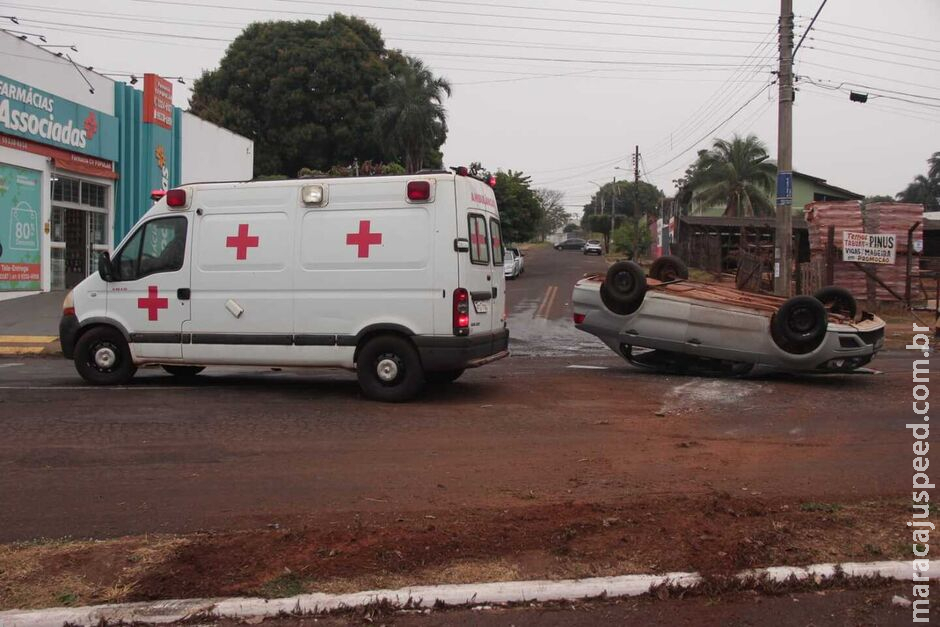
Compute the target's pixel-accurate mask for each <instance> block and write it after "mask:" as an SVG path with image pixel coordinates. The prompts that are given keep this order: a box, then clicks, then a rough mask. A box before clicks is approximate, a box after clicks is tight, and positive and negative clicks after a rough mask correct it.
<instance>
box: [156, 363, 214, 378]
mask: <svg viewBox="0 0 940 627" xmlns="http://www.w3.org/2000/svg"><path fill="white" fill-rule="evenodd" d="M162 368H163V369H164V370H166V371H167V372H168V373H170V374H171V375H173V376H174V377H176V378H177V379H192V378H193V377H195V376H196V375H197V374H199V373H200V372H202V371H203V370H205V369H206V367H205V366H162Z"/></svg>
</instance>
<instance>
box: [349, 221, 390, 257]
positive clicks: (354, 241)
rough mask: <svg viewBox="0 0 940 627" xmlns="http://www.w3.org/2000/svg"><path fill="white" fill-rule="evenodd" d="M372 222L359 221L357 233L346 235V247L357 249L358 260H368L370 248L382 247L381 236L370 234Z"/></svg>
mask: <svg viewBox="0 0 940 627" xmlns="http://www.w3.org/2000/svg"><path fill="white" fill-rule="evenodd" d="M371 229H372V220H360V221H359V232H358V233H347V234H346V245H347V246H356V247H358V253H359V258H360V259H368V258H369V253H370V252H371V249H370V247H371V246H381V245H382V234H381V233H372V232H371Z"/></svg>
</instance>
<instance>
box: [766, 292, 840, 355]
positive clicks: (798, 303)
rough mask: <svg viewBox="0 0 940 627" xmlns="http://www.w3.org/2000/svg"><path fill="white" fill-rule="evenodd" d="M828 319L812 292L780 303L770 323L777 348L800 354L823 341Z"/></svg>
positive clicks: (813, 348) (811, 349) (816, 346)
mask: <svg viewBox="0 0 940 627" xmlns="http://www.w3.org/2000/svg"><path fill="white" fill-rule="evenodd" d="M828 322H829V320H828V314H827V312H826V308H825V307H824V306H823V304H822V303H821V302H820V301H818V300H817V299H815V298H813V297H812V296H794V297H793V298H791V299H790V300H788V301H786V302H785V303H783V304H782V305H781V306H780V309H778V310H777V313H775V314H774V317H773V319H772V320H771V323H770V324H771V332H772V334H773V337H774V340H775V341H776V342H777V345H778V346H779V347H780V348H782V349H783V350H785V351H787V352H790V353H798V354H802V353H809V352H812V351H814V350H815V349H816V348H818V347H819V345H820V344H822V341H823V339H824V338H825V337H826V328H827V326H828Z"/></svg>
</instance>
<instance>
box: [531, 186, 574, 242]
mask: <svg viewBox="0 0 940 627" xmlns="http://www.w3.org/2000/svg"><path fill="white" fill-rule="evenodd" d="M535 197H536V198H537V199H538V201H539V207H540V209H541V212H542V218H541V220H539V225H538V229H537V231H538V236H539V237H540V238H541V239H545V238H546V237H548V236H549V235H550V234H552V233H554V232H555V231H557V230H558V229H560V228H562V227H563V226H565V225H566V224H567V223H568V213H567V212H566V211H565V206H564V205H563V204H562V202H563V201H564V199H565V193H564V192H561V191H558V190H556V189H545V188H541V189H537V190H535Z"/></svg>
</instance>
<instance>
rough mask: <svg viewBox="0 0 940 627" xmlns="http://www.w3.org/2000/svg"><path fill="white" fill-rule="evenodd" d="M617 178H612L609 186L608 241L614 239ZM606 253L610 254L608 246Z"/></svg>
mask: <svg viewBox="0 0 940 627" xmlns="http://www.w3.org/2000/svg"><path fill="white" fill-rule="evenodd" d="M616 194H617V177H616V176H615V177H614V181H613V184H612V185H611V186H610V239H613V237H614V215H616V213H617V201H616V200H615V199H616ZM607 252H610V247H609V246H608V249H607Z"/></svg>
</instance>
